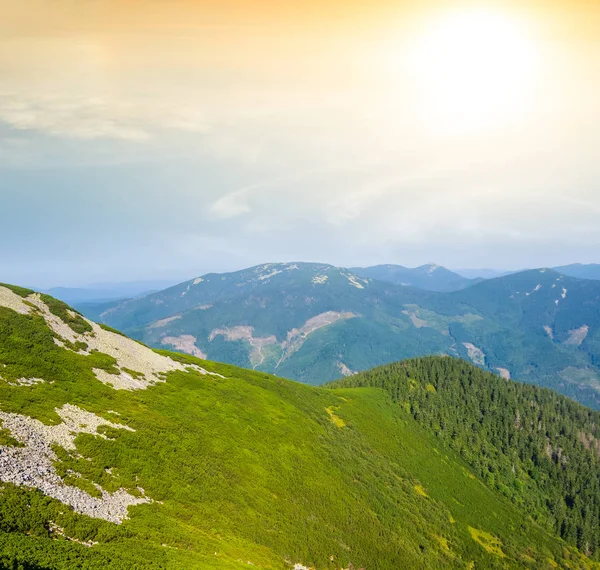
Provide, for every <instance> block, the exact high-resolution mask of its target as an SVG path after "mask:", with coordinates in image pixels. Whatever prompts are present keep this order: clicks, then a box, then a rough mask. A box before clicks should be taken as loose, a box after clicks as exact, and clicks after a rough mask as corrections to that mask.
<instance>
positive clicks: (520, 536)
mask: <svg viewBox="0 0 600 570" xmlns="http://www.w3.org/2000/svg"><path fill="white" fill-rule="evenodd" d="M175 357H176V358H180V359H184V360H188V361H190V362H198V361H197V360H196V359H193V358H191V357H189V358H188V357H185V356H179V355H177V356H175ZM0 362H2V363H3V364H7V366H6V367H3V368H2V375H3V377H4V378H5V379H8V380H10V379H15V378H19V377H22V376H24V377H40V378H44V379H45V380H46V383H44V384H38V385H35V386H32V387H24V386H11V385H9V384H8V383H6V382H0V402H1V404H0V405H1V408H2V410H3V411H6V412H18V413H23V414H27V415H30V416H33V417H36V418H39V419H42V420H44V421H46V422H47V423H50V422H53V421H58V417H57V416H56V414H55V412H54V408H55V407H60V406H62V405H63V404H65V403H71V404H77V405H79V406H81V407H82V408H85V409H87V410H89V411H92V412H94V413H97V414H99V415H103V416H104V417H107V418H110V419H111V420H112V421H115V416H114V415H107V411H108V410H114V411H116V412H118V413H119V414H120V416H118V417H119V420H120V421H122V422H123V423H125V424H127V425H129V426H130V427H132V428H134V429H135V430H136V431H135V433H132V432H126V431H121V430H118V431H115V432H114V433H109V435H110V436H111V437H112V438H113V439H110V440H103V439H100V438H94V437H92V436H89V435H80V436H79V437H78V438H77V440H76V442H77V452H78V454H81V456H83V458H81V457H79V458H78V457H77V456H76V454H73V455H69V454H67V453H66V452H61V453H60V457H61V460H62V461H61V462H60V463H59V465H58V466H57V468H58V469H59V471H64V470H65V469H67V468H71V469H73V470H75V471H78V472H80V473H81V474H82V475H83V476H84V479H83V480H82V482H81V484H84V483H85V481H86V480H87V481H88V482H89V481H93V482H96V483H99V484H101V485H102V486H103V487H104V488H106V489H109V490H114V489H116V488H118V487H121V486H122V487H125V488H127V489H129V490H132V491H133V489H135V487H136V486H137V485H139V486H141V487H143V488H144V489H145V492H146V493H147V495H148V496H150V497H152V498H153V499H155V501H156V502H154V503H152V504H149V505H142V506H137V507H134V508H132V509H130V514H131V519H130V520H128V521H126V522H125V523H124V524H123V525H120V526H117V525H113V524H110V523H107V522H104V521H99V520H95V519H90V518H87V517H84V516H81V515H77V514H74V513H73V512H72V511H70V509H69V508H67V507H65V506H64V505H62V504H61V503H59V502H57V501H54V500H51V499H48V498H47V497H44V496H43V495H41V494H40V493H39V492H37V491H34V490H28V489H25V488H15V487H13V486H11V485H2V491H1V494H0V515H1V516H0V561H3V563H4V564H5V565H7V566H8V565H9V564H12V563H13V562H14V561H16V560H19V561H22V562H27V563H28V564H29V566H27V564H26V565H25V567H31V568H35V567H40V568H75V567H81V568H119V569H122V568H205V569H215V570H216V569H233V568H241V567H246V568H247V567H248V562H249V561H250V562H252V563H253V564H254V565H255V567H259V568H273V569H278V568H281V569H283V568H289V567H290V563H296V562H301V563H303V564H306V565H309V566H312V565H314V566H316V567H317V568H339V567H344V568H346V567H347V566H348V564H349V563H351V562H352V563H353V564H354V565H355V566H356V567H365V568H368V569H390V570H391V569H397V568H401V567H402V568H444V567H448V568H464V567H465V566H466V565H467V564H468V563H470V562H471V561H473V562H475V568H505V567H514V568H520V567H524V566H530V567H536V568H544V567H552V563H551V562H550V560H555V561H556V562H557V563H559V564H560V565H561V566H563V567H569V564H570V567H573V568H575V567H582V565H584V564H586V562H585V561H584V560H583V559H582V558H581V557H580V556H579V555H578V554H577V553H575V552H574V551H573V550H570V549H567V548H566V547H565V546H564V544H562V543H561V542H559V541H557V540H555V539H553V538H551V537H550V536H549V535H548V534H546V533H545V532H543V531H542V530H541V529H539V528H538V527H537V526H536V525H535V523H533V522H532V521H529V520H528V519H527V517H526V516H525V515H524V514H523V513H520V512H519V511H517V510H516V509H515V508H514V507H513V506H512V505H511V504H510V503H509V502H507V501H506V500H504V499H503V498H501V497H499V496H497V495H496V494H494V493H493V492H492V491H490V490H488V489H487V488H486V487H485V486H484V485H483V484H482V483H481V482H479V480H477V479H476V478H475V476H474V475H473V474H472V473H471V472H470V471H469V469H468V468H467V466H466V464H464V463H463V462H462V461H461V460H460V459H458V458H457V456H455V455H454V454H453V453H452V452H450V451H448V450H445V449H443V448H442V447H440V444H439V442H437V441H435V440H433V439H432V438H431V437H430V436H429V435H428V434H427V433H426V432H425V431H424V430H422V429H421V428H420V427H419V426H418V425H417V423H416V422H415V421H414V420H413V419H412V418H411V417H410V416H409V415H408V414H407V413H406V412H405V411H403V410H402V408H400V407H399V406H397V405H396V404H393V403H392V402H391V400H390V398H389V396H388V395H387V394H386V393H385V392H383V391H381V390H374V389H343V390H328V389H323V388H312V387H308V386H303V385H300V384H296V383H293V382H289V381H285V380H282V379H279V378H275V377H272V376H268V375H265V374H260V373H252V372H249V371H247V370H241V369H237V368H234V367H231V366H226V365H217V364H211V363H203V364H204V365H205V366H206V367H207V368H209V369H213V370H215V371H218V372H219V373H220V374H222V375H224V376H225V377H226V378H225V379H221V378H217V377H213V376H199V375H197V374H195V373H182V372H177V373H171V374H170V375H169V377H168V381H167V382H166V383H164V384H160V385H157V386H155V387H152V388H150V389H148V390H145V391H136V392H123V391H121V392H116V391H114V390H112V389H111V388H109V387H107V386H105V385H103V384H101V383H100V382H98V381H97V380H96V379H95V378H94V376H93V375H92V373H91V368H92V367H98V366H105V367H110V362H109V360H107V358H105V357H103V356H102V355H100V354H95V355H91V356H80V355H76V354H74V353H71V352H67V351H65V350H64V349H61V348H59V347H57V346H56V345H55V344H54V343H53V341H52V336H51V334H50V333H49V331H48V329H47V328H46V327H45V325H44V323H43V321H42V320H41V319H40V318H39V317H35V316H22V315H17V314H16V313H14V312H12V311H10V310H8V309H2V310H0ZM51 381H53V383H50V382H51ZM328 410H329V411H328ZM85 458H87V459H85ZM108 467H111V468H113V476H109V475H108V474H107V473H106V471H105V469H106V468H108ZM49 521H54V522H55V523H57V524H58V525H59V526H61V527H63V528H64V529H65V532H66V534H67V535H68V536H70V537H72V538H77V539H79V540H83V541H87V540H93V541H96V542H98V544H97V545H96V546H94V547H92V548H88V547H86V546H83V545H80V544H77V543H75V542H72V541H67V540H65V539H64V538H60V537H59V538H56V537H55V538H52V537H51V536H50V535H51V533H49V531H48V527H49ZM469 527H471V529H474V530H469ZM482 532H483V533H489V534H490V535H493V536H494V537H497V538H498V540H500V542H501V543H502V545H501V546H497V547H494V546H493V543H490V542H489V541H490V540H492V538H490V537H489V536H488V535H487V534H481V533H482ZM472 533H474V535H475V537H476V538H477V539H478V540H479V543H478V542H477V541H476V540H475V539H474V538H473V537H472V536H473V535H472ZM481 542H483V543H484V545H485V547H484V546H483V545H482V544H481ZM489 551H491V552H489ZM331 557H333V561H332V559H331ZM567 559H571V561H570V562H568V561H567ZM286 560H287V561H288V563H286V562H285V561H286ZM36 565H37V566H36Z"/></svg>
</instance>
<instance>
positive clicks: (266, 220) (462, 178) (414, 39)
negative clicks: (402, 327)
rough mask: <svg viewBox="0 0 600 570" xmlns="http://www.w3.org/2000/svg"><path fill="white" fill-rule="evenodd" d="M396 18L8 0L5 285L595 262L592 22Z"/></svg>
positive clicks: (544, 16) (0, 266) (2, 213)
mask: <svg viewBox="0 0 600 570" xmlns="http://www.w3.org/2000/svg"><path fill="white" fill-rule="evenodd" d="M25 4H27V6H26V5H25ZM333 4H334V3H332V5H333ZM392 4H397V3H387V2H381V6H379V5H378V4H377V3H373V6H374V7H372V8H370V11H369V12H368V13H367V12H365V13H360V11H356V10H358V8H356V6H359V4H358V3H357V4H356V6H354V4H352V6H353V8H352V10H350V9H349V8H348V9H347V12H348V14H346V12H344V11H339V12H336V13H335V14H336V19H335V20H332V21H331V22H329V20H327V19H326V17H325V16H323V15H322V14H320V13H319V11H318V9H315V11H314V13H313V12H311V14H312V15H311V18H312V19H307V20H306V21H300V23H299V20H298V16H297V15H294V14H292V15H290V14H288V13H278V12H277V10H276V9H272V10H265V11H264V14H263V15H262V16H261V14H260V13H258V14H254V15H253V18H250V19H248V17H247V15H246V14H244V13H243V10H242V11H241V12H240V13H239V14H238V13H237V12H233V11H231V10H230V11H229V12H228V11H227V10H225V9H223V10H222V11H221V12H219V8H218V7H215V6H216V4H214V3H212V4H210V7H209V4H208V3H206V4H203V3H202V2H200V3H198V2H196V3H192V2H185V1H183V0H182V1H179V2H178V4H177V10H168V6H167V3H165V1H164V0H154V1H153V2H149V1H148V2H141V3H136V4H127V9H125V8H123V7H122V6H123V5H122V4H120V3H115V2H114V1H113V0H104V1H101V0H99V1H98V2H95V3H82V4H73V3H72V2H67V1H66V0H55V2H48V1H44V0H28V1H27V2H24V3H23V4H21V3H18V4H15V3H13V2H9V1H8V0H0V6H2V10H3V13H5V14H6V15H7V17H6V18H4V21H3V23H2V24H0V76H2V78H3V82H2V85H1V86H0V200H1V209H0V280H1V281H7V282H13V283H21V284H25V285H33V286H37V287H48V286H54V285H82V284H86V283H93V282H98V281H128V280H133V279H149V278H160V279H163V278H166V279H179V278H181V279H183V278H188V277H191V276H195V275H198V274H201V273H205V272H209V271H224V270H232V269H237V268H241V267H244V266H249V265H252V264H255V263H261V262H266V261H291V260H303V261H323V262H330V263H334V264H341V265H359V264H360V265H366V264H375V263H401V264H404V265H413V266H414V265H419V264H422V263H425V262H428V261H435V262H437V263H441V264H444V265H446V266H449V267H476V266H479V267H497V268H518V267H531V266H549V265H559V264H564V263H569V262H575V261H579V262H600V254H599V253H598V252H599V251H600V223H598V221H599V220H600V150H599V149H600V140H599V137H600V135H599V133H600V110H599V108H598V105H597V100H598V96H599V95H600V77H599V75H598V69H600V40H599V39H598V37H597V36H596V35H595V34H594V33H592V32H589V33H588V32H587V31H586V30H588V28H589V30H592V31H593V30H594V29H595V27H594V26H593V25H591V24H592V23H593V22H598V23H600V19H599V18H598V14H599V11H598V10H596V9H594V8H592V7H591V6H590V5H589V3H584V2H582V3H578V2H575V3H570V4H569V5H568V6H567V4H566V3H565V4H564V7H565V10H567V8H568V10H567V11H565V12H564V13H562V12H560V10H559V11H558V12H556V13H554V12H552V13H550V12H549V11H544V10H543V9H542V8H540V6H542V5H543V3H541V4H540V3H533V2H532V3H531V6H529V8H530V10H529V12H527V11H524V10H521V9H519V8H517V7H516V6H517V4H516V3H512V2H508V1H507V2H501V1H499V2H497V3H496V4H497V5H498V9H497V10H496V11H495V12H490V13H488V12H485V13H483V16H482V13H480V12H472V11H469V10H471V9H470V8H469V9H466V8H464V7H462V3H461V6H459V3H458V2H456V3H447V4H450V5H456V9H455V10H454V11H452V12H451V13H450V16H448V11H447V10H441V9H440V8H439V4H440V3H435V2H431V6H429V7H428V9H427V10H424V9H423V10H422V9H421V6H423V5H425V4H424V3H418V5H419V9H418V10H417V8H415V7H414V6H413V7H412V8H411V3H410V2H407V3H406V6H403V8H402V10H403V11H400V12H398V13H397V14H396V16H395V17H396V19H395V20H394V18H392V17H390V14H391V12H389V9H390V8H389V7H390V6H391V5H392ZM560 4H561V3H560V2H558V3H557V6H558V5H560ZM136 6H137V10H138V12H136ZM170 6H172V5H170ZM239 6H241V4H240V5H239ZM239 6H238V8H239ZM348 6H350V5H348ZM415 6H416V3H415ZM574 7H575V8H576V9H574ZM355 8H356V10H355ZM384 8H385V9H384ZM361 9H362V8H361ZM365 9H366V8H365ZM119 10H122V11H123V12H122V14H121V16H122V17H121V18H111V17H109V16H110V15H111V14H113V15H114V14H115V13H117V12H119ZM240 10H241V8H240ZM536 10H537V11H536ZM259 12H260V11H259ZM355 12H356V14H355ZM32 14H33V15H32ZM232 14H234V15H232ZM323 14H325V11H323ZM340 14H344V15H345V16H346V15H347V16H348V18H346V19H345V18H344V17H341V16H340ZM567 14H568V17H566V15H567ZM350 15H354V16H356V18H354V19H353V18H350ZM209 16H210V17H209ZM358 16H360V17H358ZM367 16H368V17H367ZM53 18H55V20H53ZM307 18H308V17H307ZM117 20H118V22H117ZM207 21H209V22H210V25H207ZM115 22H117V23H115ZM457 22H458V23H457ZM461 26H462V27H461ZM463 28H464V29H465V30H466V32H467V35H468V33H473V34H474V35H473V37H474V41H483V40H482V39H481V38H482V30H483V36H485V35H486V34H487V31H488V29H489V33H490V34H492V35H493V34H496V36H497V42H496V43H503V42H504V39H505V40H506V42H504V43H505V45H506V46H508V47H507V48H506V49H504V50H502V51H498V50H497V49H496V48H495V46H496V44H494V43H490V44H489V45H487V49H488V52H489V53H487V56H486V57H487V59H486V60H485V61H492V62H493V63H494V66H490V69H488V67H487V66H486V69H485V73H482V71H481V69H482V66H481V62H480V61H479V60H477V59H473V60H472V61H471V60H470V59H469V58H471V56H470V55H469V54H470V53H472V51H473V50H471V49H470V48H471V46H470V44H465V46H464V47H465V54H466V55H465V56H464V58H465V62H463V64H461V65H462V67H460V68H457V69H456V70H455V71H456V72H457V73H455V74H454V75H453V77H458V78H459V80H456V81H454V80H452V81H449V79H448V78H447V77H445V76H444V74H443V73H442V71H443V70H440V69H438V68H437V67H436V65H438V64H437V63H436V62H437V61H438V59H439V58H440V57H442V55H441V52H440V46H441V47H442V48H443V41H446V40H447V38H449V40H448V41H450V43H451V44H453V38H454V36H453V35H452V34H455V33H456V31H457V30H458V31H461V30H463ZM488 35H489V34H488ZM513 36H514V37H513ZM484 39H485V38H484ZM510 42H512V43H510ZM423 46H424V47H423ZM510 46H512V51H513V52H514V53H512V54H511V50H510V49H509V48H510ZM484 47H485V46H484ZM432 50H433V51H432ZM432 53H433V58H434V59H433V60H432V59H431V58H432V55H431V54H432ZM15 54H19V56H18V58H15ZM415 54H417V55H418V61H417V60H415V57H416V56H415ZM419 54H421V55H419ZM507 54H508V55H507ZM459 55H460V54H459ZM509 56H510V57H511V58H512V59H509V60H506V58H507V57H509ZM415 61H416V63H415ZM478 70H479V71H478ZM444 82H445V83H444ZM473 93H475V95H477V97H475V96H474V95H473Z"/></svg>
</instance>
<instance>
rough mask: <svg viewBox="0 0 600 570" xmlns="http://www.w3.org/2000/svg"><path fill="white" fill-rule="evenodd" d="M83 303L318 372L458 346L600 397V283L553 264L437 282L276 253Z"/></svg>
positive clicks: (202, 347)
mask: <svg viewBox="0 0 600 570" xmlns="http://www.w3.org/2000/svg"><path fill="white" fill-rule="evenodd" d="M563 296H564V297H563ZM82 311H84V313H85V314H86V315H87V316H88V317H90V318H92V319H97V320H99V321H100V322H104V323H105V324H108V325H110V326H112V327H115V328H117V329H120V330H123V331H124V332H126V333H127V334H129V335H130V336H132V337H134V338H136V339H138V340H141V341H143V342H145V343H146V344H148V345H151V346H154V347H158V348H164V349H175V350H179V351H182V352H187V353H189V354H193V355H195V356H198V357H201V358H208V359H211V360H218V361H223V362H228V363H231V364H235V365H237V366H242V367H246V368H254V369H256V370H261V371H265V372H269V373H275V374H278V375H281V376H285V377H288V378H293V379H295V380H300V381H302V382H307V383H322V382H326V381H330V380H333V379H335V378H339V377H341V376H343V375H351V374H353V373H355V372H359V371H361V370H366V369H369V368H372V367H373V366H378V365H381V364H385V363H388V362H393V361H396V360H402V359H405V358H413V357H417V356H424V355H428V354H447V355H450V356H457V357H461V358H465V359H468V360H471V361H472V362H474V363H475V364H478V365H480V366H482V367H484V368H487V369H489V370H492V371H494V372H496V373H499V374H501V375H504V376H506V377H516V378H519V379H521V380H524V381H527V382H531V383H537V384H539V385H543V386H548V387H552V388H554V389H556V390H558V391H560V392H562V393H564V394H567V395H568V396H570V397H572V398H574V399H576V400H578V401H580V402H582V403H584V404H586V405H590V406H593V407H600V318H599V317H598V314H599V312H600V283H599V282H597V281H584V280H578V279H574V278H569V277H565V276H562V275H559V274H557V273H556V272H554V271H551V270H534V271H526V272H522V273H517V274H512V275H508V276H505V277H502V278H498V279H490V280H487V281H484V282H482V283H479V284H476V285H473V286H471V287H469V288H467V289H464V290H462V291H455V292H451V293H435V292H430V291H424V290H421V289H417V288H413V287H405V286H399V285H394V284H392V283H386V282H383V281H377V280H375V279H368V278H362V277H359V276H358V275H356V274H354V273H351V272H350V271H349V270H346V269H340V268H336V267H333V266H329V265H322V264H268V265H262V266H258V267H254V268H250V269H248V270H245V271H241V272H236V273H229V274H223V275H218V274H211V275H205V276H203V277H199V278H197V279H195V280H192V281H188V282H186V283H182V284H180V285H178V286H176V287H172V288H170V289H167V290H165V291H161V292H159V293H155V294H152V295H149V296H147V297H145V298H143V299H135V300H131V301H126V302H123V303H118V304H116V305H110V306H102V308H100V309H97V310H95V311H94V310H89V311H88V307H82Z"/></svg>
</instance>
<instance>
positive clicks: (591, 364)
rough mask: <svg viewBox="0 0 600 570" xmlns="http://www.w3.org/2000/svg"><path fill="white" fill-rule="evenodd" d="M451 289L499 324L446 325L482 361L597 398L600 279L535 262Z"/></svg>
mask: <svg viewBox="0 0 600 570" xmlns="http://www.w3.org/2000/svg"><path fill="white" fill-rule="evenodd" d="M450 297H451V298H452V301H453V302H454V303H459V304H464V305H467V306H469V307H471V310H472V311H473V312H475V313H477V314H481V315H482V316H484V317H485V319H486V322H494V323H498V325H500V327H501V328H500V327H498V328H497V329H496V330H493V329H488V330H484V329H483V328H482V327H478V326H477V323H476V326H475V327H470V328H467V327H462V326H460V325H457V326H455V327H454V329H453V332H452V334H453V336H454V338H456V340H457V341H458V342H461V343H465V344H467V345H468V346H469V347H470V349H471V352H472V353H479V355H480V358H481V359H482V360H484V362H485V365H486V366H487V367H489V368H491V369H494V368H495V369H505V370H504V371H505V372H510V374H511V375H512V376H513V377H517V378H519V379H520V380H525V381H528V382H532V383H537V384H540V385H542V386H548V387H551V388H554V389H556V390H558V391H560V392H562V393H564V394H567V395H569V396H570V397H572V398H575V399H577V400H579V401H581V402H583V403H586V404H588V405H592V406H596V407H597V406H598V404H599V403H600V399H599V392H598V388H599V386H600V372H599V369H598V366H599V364H600V283H598V282H597V281H591V280H581V279H574V278H571V277H565V276H564V275H561V274H559V273H557V272H555V271H552V270H549V269H541V270H531V271H525V272H522V273H517V274H513V275H509V276H506V277H503V278H501V279H491V280H488V281H485V282H483V283H480V284H478V285H475V286H474V287H471V288H470V289H468V290H465V291H459V292H456V293H451V294H450Z"/></svg>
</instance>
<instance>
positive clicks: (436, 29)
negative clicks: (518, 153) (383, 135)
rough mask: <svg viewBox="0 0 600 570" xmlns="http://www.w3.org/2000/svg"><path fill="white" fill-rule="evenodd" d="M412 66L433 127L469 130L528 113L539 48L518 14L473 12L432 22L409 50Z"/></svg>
mask: <svg viewBox="0 0 600 570" xmlns="http://www.w3.org/2000/svg"><path fill="white" fill-rule="evenodd" d="M408 63H409V67H410V70H411V72H412V73H411V74H412V75H413V76H414V78H415V79H416V82H417V85H418V89H419V95H420V97H421V103H422V105H423V106H424V107H423V110H424V112H425V114H426V115H427V117H428V119H429V120H430V121H432V125H433V127H434V128H435V129H436V130H438V131H440V130H441V131H444V132H447V131H451V132H456V131H460V132H464V131H472V130H478V129H480V128H483V127H488V126H493V125H494V124H496V123H500V124H501V123H502V122H504V121H505V120H509V119H511V118H513V117H514V116H518V115H519V113H521V112H523V111H524V110H526V108H527V105H528V104H529V103H530V101H531V97H532V94H531V90H532V87H533V83H534V78H535V72H536V68H537V50H536V45H535V42H534V41H533V39H532V38H531V37H528V34H527V28H526V26H525V25H524V23H523V22H521V21H520V20H519V19H518V18H517V17H516V16H515V17H512V18H511V17H510V16H509V15H506V14H502V13H497V12H493V11H488V10H472V11H463V12H456V13H449V14H446V15H445V16H442V17H440V18H439V19H438V20H437V21H435V22H433V23H432V24H430V25H429V26H428V27H427V28H426V29H425V30H423V32H422V33H421V34H420V35H419V36H418V37H417V38H416V39H415V41H414V43H413V45H412V46H411V47H409V50H408Z"/></svg>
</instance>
